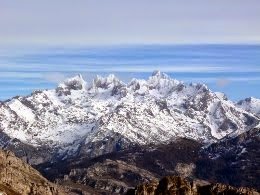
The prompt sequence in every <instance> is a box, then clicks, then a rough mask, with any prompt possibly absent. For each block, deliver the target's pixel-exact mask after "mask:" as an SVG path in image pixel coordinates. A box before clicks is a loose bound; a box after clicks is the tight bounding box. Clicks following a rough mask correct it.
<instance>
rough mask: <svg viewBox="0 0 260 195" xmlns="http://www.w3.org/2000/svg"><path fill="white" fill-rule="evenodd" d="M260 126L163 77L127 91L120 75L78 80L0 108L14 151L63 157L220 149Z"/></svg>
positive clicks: (220, 101) (215, 97) (215, 96)
mask: <svg viewBox="0 0 260 195" xmlns="http://www.w3.org/2000/svg"><path fill="white" fill-rule="evenodd" d="M258 123H259V119H258V118H257V117H256V116H254V115H253V114H251V113H248V112H247V111H245V110H243V109H240V108H238V107H236V105H235V104H233V102H231V101H229V100H227V98H226V97H225V96H224V95H223V94H221V93H214V92H212V91H211V90H209V89H208V88H207V87H206V86H205V85H202V84H190V85H185V84H184V83H182V82H180V81H177V80H174V79H171V78H170V77H169V76H167V75H166V74H164V73H161V72H158V71H157V72H154V73H153V75H152V76H151V77H149V79H148V80H137V79H133V80H132V81H131V82H129V83H128V84H124V83H123V82H121V81H120V80H119V79H117V78H116V77H115V76H114V75H110V76H108V77H107V78H102V77H97V78H96V79H94V80H93V82H92V83H86V82H85V81H84V80H83V78H82V76H81V75H78V76H76V77H73V78H70V79H67V80H66V81H65V82H63V83H61V84H60V85H59V86H58V87H57V88H56V89H55V90H43V91H35V92H34V93H32V94H31V95H30V96H27V97H15V98H13V99H11V100H7V101H5V102H1V103H0V130H1V131H2V133H4V134H5V135H7V136H8V137H9V138H10V139H9V141H8V145H9V147H11V148H14V147H15V146H16V145H15V143H13V140H16V139H18V140H19V141H20V142H21V143H23V144H27V145H29V146H31V147H33V148H37V150H38V149H39V150H41V149H42V148H43V147H44V148H47V150H46V149H45V151H48V152H49V154H51V155H53V156H55V157H59V158H65V157H68V156H71V155H78V154H84V155H87V156H90V157H91V156H92V157H93V156H98V155H101V154H104V153H109V152H112V151H117V150H121V149H124V148H127V147H129V146H131V145H147V144H160V143H167V142H170V141H171V140H172V139H175V138H176V137H186V138H191V139H195V140H198V141H200V142H213V141H216V140H219V139H221V138H223V137H225V136H226V135H233V136H235V135H239V134H240V133H243V132H245V131H247V130H248V129H251V128H252V127H254V126H255V125H257V124H258ZM0 143H1V145H2V147H4V146H5V145H6V142H5V141H3V140H1V142H0ZM14 152H15V151H14ZM25 155H26V154H25ZM21 157H22V155H21ZM38 159H44V158H43V157H41V156H40V157H38ZM29 161H30V160H29ZM39 161H41V160H36V161H30V162H32V163H35V164H37V163H39Z"/></svg>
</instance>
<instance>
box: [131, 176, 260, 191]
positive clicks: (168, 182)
mask: <svg viewBox="0 0 260 195" xmlns="http://www.w3.org/2000/svg"><path fill="white" fill-rule="evenodd" d="M211 194H212V195H221V194H227V195H243V194H244V195H258V194H259V193H258V192H257V191H255V190H253V189H250V188H235V187H232V186H228V185H224V184H218V183H217V184H210V183H208V182H204V181H192V182H190V181H188V180H186V179H183V178H181V177H176V176H168V177H164V178H163V179H161V180H160V181H159V183H158V182H157V183H156V182H152V183H149V184H142V185H139V186H137V187H136V188H135V189H134V190H129V191H128V192H127V195H211Z"/></svg>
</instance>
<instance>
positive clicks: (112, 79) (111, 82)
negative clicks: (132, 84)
mask: <svg viewBox="0 0 260 195" xmlns="http://www.w3.org/2000/svg"><path fill="white" fill-rule="evenodd" d="M124 85H125V84H124V83H123V82H122V81H120V80H119V79H118V78H117V77H116V76H115V75H114V74H109V75H108V76H107V77H101V76H99V75H97V76H96V78H95V79H94V80H93V82H92V86H91V88H103V89H108V88H110V87H114V86H124Z"/></svg>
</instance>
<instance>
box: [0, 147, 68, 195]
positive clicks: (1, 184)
mask: <svg viewBox="0 0 260 195" xmlns="http://www.w3.org/2000/svg"><path fill="white" fill-rule="evenodd" d="M2 193H3V194H4V193H6V194H14V195H16V194H17V195H19V194H24V195H26V194H35V195H36V194H44V195H58V194H60V195H61V194H65V193H64V192H63V191H62V190H61V189H59V188H58V187H57V186H56V185H54V184H52V183H50V182H48V181H47V180H46V179H45V178H44V177H42V176H41V175H40V173H39V172H38V171H36V170H35V169H33V168H32V167H30V166H29V165H27V164H26V163H24V162H23V161H22V160H20V159H18V158H16V157H15V156H14V154H13V153H11V152H9V151H7V152H5V151H2V150H0V194H2Z"/></svg>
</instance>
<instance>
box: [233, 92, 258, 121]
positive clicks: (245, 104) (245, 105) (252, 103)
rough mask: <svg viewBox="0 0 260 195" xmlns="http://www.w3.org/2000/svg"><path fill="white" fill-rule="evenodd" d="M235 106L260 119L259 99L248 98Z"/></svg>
mask: <svg viewBox="0 0 260 195" xmlns="http://www.w3.org/2000/svg"><path fill="white" fill-rule="evenodd" d="M237 106H238V107H240V108H242V109H244V110H246V111H248V112H251V113H253V114H255V115H257V116H259V117H260V99H257V98H254V97H249V98H246V99H244V100H241V101H239V102H237Z"/></svg>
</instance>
